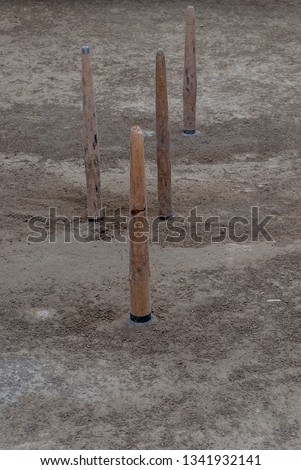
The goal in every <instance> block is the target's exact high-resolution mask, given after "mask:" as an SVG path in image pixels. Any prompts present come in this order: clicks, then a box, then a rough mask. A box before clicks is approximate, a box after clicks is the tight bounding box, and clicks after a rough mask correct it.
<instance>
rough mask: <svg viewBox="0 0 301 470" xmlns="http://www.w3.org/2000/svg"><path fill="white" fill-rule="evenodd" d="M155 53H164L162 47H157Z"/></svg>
mask: <svg viewBox="0 0 301 470" xmlns="http://www.w3.org/2000/svg"><path fill="white" fill-rule="evenodd" d="M157 55H162V56H163V55H164V50H163V49H162V47H159V49H157Z"/></svg>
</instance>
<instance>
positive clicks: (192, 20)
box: [186, 5, 195, 24]
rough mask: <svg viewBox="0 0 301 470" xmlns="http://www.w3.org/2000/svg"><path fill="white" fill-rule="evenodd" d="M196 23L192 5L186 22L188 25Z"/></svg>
mask: <svg viewBox="0 0 301 470" xmlns="http://www.w3.org/2000/svg"><path fill="white" fill-rule="evenodd" d="M194 21H195V14H194V6H192V5H190V6H188V7H187V9H186V22H187V23H188V24H191V23H194Z"/></svg>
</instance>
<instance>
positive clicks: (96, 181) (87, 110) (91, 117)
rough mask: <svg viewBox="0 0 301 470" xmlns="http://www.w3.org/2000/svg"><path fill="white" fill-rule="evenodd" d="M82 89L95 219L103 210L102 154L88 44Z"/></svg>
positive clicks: (90, 215)
mask: <svg viewBox="0 0 301 470" xmlns="http://www.w3.org/2000/svg"><path fill="white" fill-rule="evenodd" d="M82 89H83V118H84V139H85V147H84V148H85V169H86V183H87V206H88V218H89V219H95V218H98V217H100V210H101V191H100V170H99V160H100V154H99V143H98V137H97V122H96V109H95V101H94V90H93V77H92V65H91V54H90V48H89V47H87V46H85V47H83V48H82Z"/></svg>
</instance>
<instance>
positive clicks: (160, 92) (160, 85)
mask: <svg viewBox="0 0 301 470" xmlns="http://www.w3.org/2000/svg"><path fill="white" fill-rule="evenodd" d="M156 139H157V169H158V215H159V216H160V217H169V216H171V215H172V193H171V164H170V132H169V119H168V94H167V81H166V65H165V55H164V51H163V49H158V51H157V54H156Z"/></svg>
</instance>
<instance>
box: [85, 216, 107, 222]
mask: <svg viewBox="0 0 301 470" xmlns="http://www.w3.org/2000/svg"><path fill="white" fill-rule="evenodd" d="M103 219H104V216H103V215H102V216H99V217H88V222H100V221H101V220H103Z"/></svg>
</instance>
